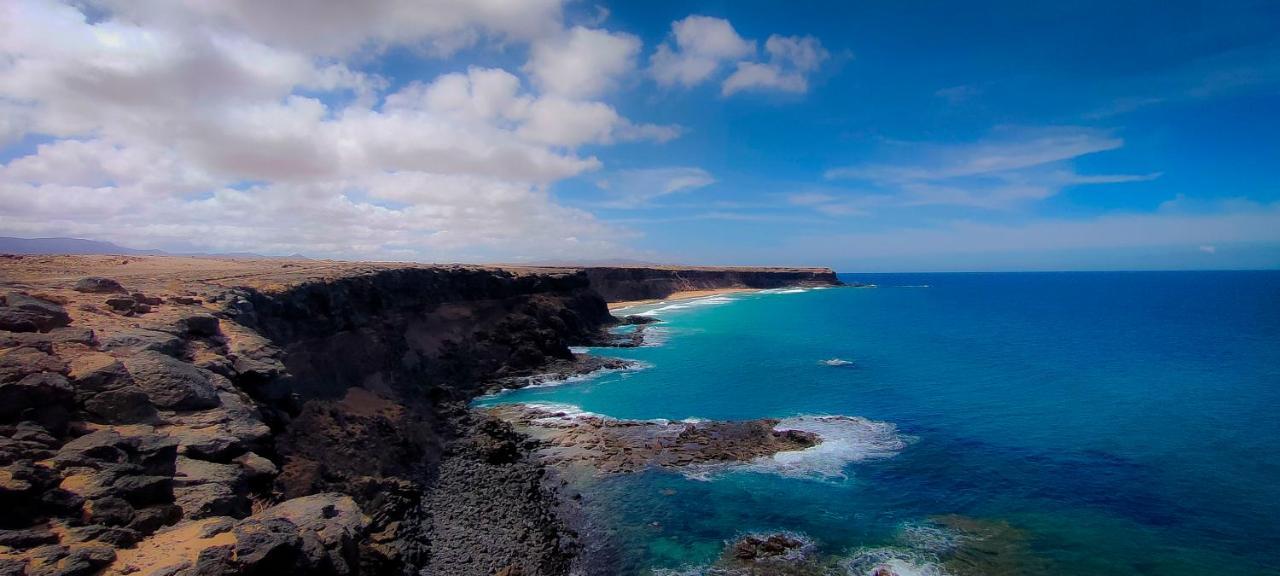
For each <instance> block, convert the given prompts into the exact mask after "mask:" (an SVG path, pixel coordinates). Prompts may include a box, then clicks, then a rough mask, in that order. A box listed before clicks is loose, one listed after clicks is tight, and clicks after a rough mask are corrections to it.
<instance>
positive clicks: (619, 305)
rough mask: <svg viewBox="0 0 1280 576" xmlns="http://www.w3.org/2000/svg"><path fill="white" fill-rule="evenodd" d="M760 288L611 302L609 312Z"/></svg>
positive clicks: (689, 293)
mask: <svg viewBox="0 0 1280 576" xmlns="http://www.w3.org/2000/svg"><path fill="white" fill-rule="evenodd" d="M759 291H760V289H759V288H716V289H713V290H684V291H681V292H673V293H672V294H671V295H670V296H668V297H666V298H654V299H650V300H623V301H619V302H610V303H609V310H611V311H612V310H621V309H623V308H631V307H632V306H644V305H646V304H657V303H659V302H672V301H675V300H691V299H693V298H705V297H707V296H719V295H721V294H735V293H738V292H759Z"/></svg>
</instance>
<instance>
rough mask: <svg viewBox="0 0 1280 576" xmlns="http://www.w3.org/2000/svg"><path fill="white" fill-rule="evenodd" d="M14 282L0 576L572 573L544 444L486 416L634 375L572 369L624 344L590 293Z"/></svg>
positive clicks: (411, 279)
mask: <svg viewBox="0 0 1280 576" xmlns="http://www.w3.org/2000/svg"><path fill="white" fill-rule="evenodd" d="M0 258H4V261H3V263H4V266H3V267H0V506H3V507H4V509H5V510H6V514H5V515H4V516H3V519H2V520H0V575H8V574H32V575H35V574H40V575H46V574H49V575H54V574H63V575H88V574H143V575H146V574H156V575H161V574H163V575H179V574H182V575H187V574H190V575H194V574H248V573H260V572H271V571H275V572H281V573H308V574H344V575H345V574H464V575H465V574H495V573H496V574H506V575H508V576H512V575H515V574H522V575H525V576H528V575H532V574H564V573H568V571H569V570H570V566H571V563H572V561H573V558H574V557H575V554H576V553H577V551H578V549H579V547H580V545H581V543H580V542H579V540H578V538H577V536H576V534H575V532H574V530H573V529H572V528H571V527H570V526H569V525H568V524H567V523H566V519H565V517H566V515H567V514H571V511H568V512H566V511H565V510H564V508H563V501H562V499H561V498H560V497H559V495H558V494H557V493H556V486H557V483H556V482H555V481H553V480H554V479H552V478H549V477H548V474H547V468H545V466H544V462H543V460H542V459H541V458H539V457H537V455H536V451H537V450H538V446H537V443H536V442H530V441H529V440H528V438H527V436H525V435H523V434H521V433H518V432H517V431H516V428H515V427H513V426H512V425H511V424H510V423H508V422H505V421H503V420H501V419H499V418H496V417H494V416H493V415H490V414H486V413H483V412H479V411H476V410H472V409H470V408H469V407H468V403H469V402H470V400H472V399H474V398H475V397H477V396H479V395H481V394H485V393H489V392H493V391H495V390H498V389H500V388H504V387H513V386H524V385H530V384H537V383H539V382H545V381H546V380H545V379H546V378H551V377H554V378H564V377H572V376H575V375H581V374H583V373H587V372H590V371H593V370H599V369H618V368H623V367H624V365H623V364H622V363H620V361H615V360H609V359H600V358H595V357H581V356H575V355H574V354H573V353H572V352H571V351H570V348H569V347H570V346H581V345H599V344H601V343H609V342H612V341H613V340H614V339H613V338H611V337H609V336H608V335H607V334H606V333H605V332H604V328H606V327H608V326H611V325H613V324H614V323H615V322H617V320H616V319H614V318H613V317H612V316H610V314H609V312H608V309H607V306H606V303H605V300H604V299H603V298H601V297H600V295H599V294H598V293H597V292H595V291H594V290H593V289H592V287H591V285H590V280H589V278H588V276H587V275H586V274H585V273H582V272H579V271H572V270H568V271H562V272H561V271H547V270H519V269H512V270H496V269H492V268H482V267H468V266H455V267H431V266H413V265H398V264H367V263H335V262H312V261H279V260H273V261H243V260H227V259H195V258H176V257H173V258H171V257H111V256H81V257H69V256H23V257H17V256H0ZM641 328H642V327H641ZM634 338H636V339H637V340H638V339H640V338H642V336H640V337H634ZM621 344H623V345H625V344H626V343H625V342H624V343H621ZM548 373H552V374H555V376H546V375H547V374H548ZM761 426H763V425H761ZM763 430H765V428H764V427H758V428H753V429H750V430H748V429H746V428H744V429H742V430H739V432H740V433H742V434H745V435H748V436H749V435H750V434H748V432H750V433H754V434H757V435H758V434H759V433H760V432H761V431H763ZM723 432H724V433H725V434H728V433H729V432H728V431H723ZM802 441H803V439H794V438H793V439H790V440H788V439H777V440H774V441H773V444H777V445H782V444H785V443H787V442H790V443H791V444H789V445H798V444H797V443H799V442H802ZM771 445H772V444H771ZM707 446H708V448H707V449H706V451H705V453H703V452H697V453H696V455H695V456H694V457H695V458H702V457H707V458H711V457H712V456H711V455H712V454H713V453H714V450H720V449H722V448H723V446H722V445H721V444H717V443H716V441H714V440H712V441H708V442H707ZM677 452H679V451H677ZM743 455H745V453H743ZM656 457H657V456H656V455H653V454H650V456H649V457H647V458H656ZM715 457H720V455H716V456H715Z"/></svg>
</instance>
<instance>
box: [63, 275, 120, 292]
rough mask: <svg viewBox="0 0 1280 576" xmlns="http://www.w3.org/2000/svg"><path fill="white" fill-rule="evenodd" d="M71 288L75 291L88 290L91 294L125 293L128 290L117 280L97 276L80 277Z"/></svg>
mask: <svg viewBox="0 0 1280 576" xmlns="http://www.w3.org/2000/svg"><path fill="white" fill-rule="evenodd" d="M72 289H73V290H75V291H76V292H88V293H91V294H127V293H128V292H129V291H128V290H125V289H124V286H121V285H120V283H119V282H117V281H115V280H112V279H110V278H102V277H98V276H90V277H88V278H81V279H80V280H77V281H76V285H75V287H73V288H72Z"/></svg>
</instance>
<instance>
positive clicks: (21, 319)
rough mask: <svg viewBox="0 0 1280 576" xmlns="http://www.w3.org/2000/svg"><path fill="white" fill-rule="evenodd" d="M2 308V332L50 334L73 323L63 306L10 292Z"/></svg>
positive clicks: (0, 323)
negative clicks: (49, 332) (51, 331)
mask: <svg viewBox="0 0 1280 576" xmlns="http://www.w3.org/2000/svg"><path fill="white" fill-rule="evenodd" d="M3 302H4V305H3V306H0V330H9V331H12V332H48V331H49V330H52V329H54V328H59V327H62V326H66V325H68V324H70V323H71V316H69V315H68V314H67V311H66V310H65V309H63V307H62V305H60V304H57V303H55V302H49V301H48V300H42V299H40V298H35V297H32V296H28V295H26V294H22V293H21V292H9V293H8V294H5V296H4V298H3Z"/></svg>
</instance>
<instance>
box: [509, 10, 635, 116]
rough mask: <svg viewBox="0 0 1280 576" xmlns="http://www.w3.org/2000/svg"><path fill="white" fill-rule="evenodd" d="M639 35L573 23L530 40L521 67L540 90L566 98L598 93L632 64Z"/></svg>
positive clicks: (616, 80)
mask: <svg viewBox="0 0 1280 576" xmlns="http://www.w3.org/2000/svg"><path fill="white" fill-rule="evenodd" d="M640 46H641V42H640V39H639V38H637V37H635V36H632V35H631V34H624V33H620V32H618V33H611V32H609V31H607V30H593V29H590V28H584V27H582V26H575V27H574V28H573V29H571V30H569V31H568V33H566V34H564V35H562V36H556V37H553V38H550V39H546V40H542V41H539V42H535V43H534V44H533V47H532V50H531V54H530V56H529V63H528V64H527V65H525V70H526V71H527V72H528V73H529V75H530V76H531V77H532V78H533V82H534V85H536V86H537V87H538V88H539V89H541V90H542V91H543V92H547V93H550V94H556V95H559V96H565V97H569V98H587V97H593V96H599V95H600V94H602V93H604V92H606V91H607V90H610V89H612V88H613V87H615V86H616V85H617V83H618V78H619V77H621V76H623V75H625V74H627V73H628V72H631V71H632V70H633V69H634V68H635V58H636V55H637V54H639V53H640Z"/></svg>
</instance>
